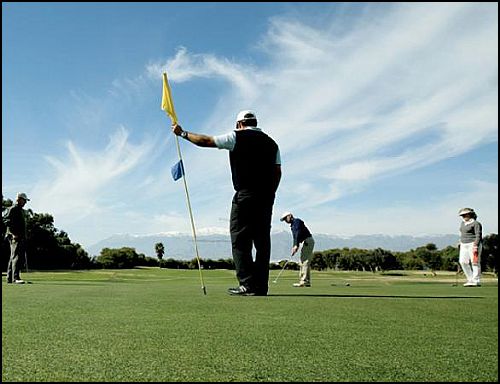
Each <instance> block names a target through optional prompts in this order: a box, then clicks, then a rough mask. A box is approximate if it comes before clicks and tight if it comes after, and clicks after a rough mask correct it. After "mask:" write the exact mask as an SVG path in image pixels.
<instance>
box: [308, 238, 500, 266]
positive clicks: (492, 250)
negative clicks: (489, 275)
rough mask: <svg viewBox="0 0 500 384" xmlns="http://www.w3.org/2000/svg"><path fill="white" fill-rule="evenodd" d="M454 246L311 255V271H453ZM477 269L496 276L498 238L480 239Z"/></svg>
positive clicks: (336, 250) (432, 245)
mask: <svg viewBox="0 0 500 384" xmlns="http://www.w3.org/2000/svg"><path fill="white" fill-rule="evenodd" d="M458 256H459V250H458V246H457V247H453V246H448V247H446V248H443V249H437V247H436V245H435V244H432V243H429V244H427V245H424V246H421V247H418V248H416V249H412V250H410V251H406V252H391V251H387V250H385V249H382V248H377V249H369V250H367V249H358V248H342V249H329V250H326V251H321V252H314V256H313V259H312V263H311V264H312V268H313V269H315V270H325V269H334V270H343V271H346V270H348V271H371V272H377V271H388V270H430V271H431V272H434V271H456V270H457V267H458ZM481 269H482V271H485V272H486V271H489V272H494V273H498V235H497V234H490V235H487V236H485V237H484V238H483V252H482V254H481Z"/></svg>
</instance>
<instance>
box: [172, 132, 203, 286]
mask: <svg viewBox="0 0 500 384" xmlns="http://www.w3.org/2000/svg"><path fill="white" fill-rule="evenodd" d="M174 136H175V142H176V144H177V154H178V155H179V160H180V161H181V164H182V167H184V162H183V161H182V155H181V146H180V145H179V136H177V135H174ZM182 180H183V181H184V190H185V191H186V201H187V206H188V211H189V218H190V219H191V230H192V232H193V239H194V248H195V251H196V261H197V262H198V271H199V272H200V281H201V289H202V290H203V293H204V294H205V295H206V294H207V290H206V288H205V282H204V281H203V274H202V273H201V263H200V255H199V252H198V240H197V239H196V229H195V226H194V219H193V211H192V209H191V200H190V199H189V192H188V187H187V181H186V171H185V170H184V171H183V177H182Z"/></svg>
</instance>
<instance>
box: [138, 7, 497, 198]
mask: <svg viewBox="0 0 500 384" xmlns="http://www.w3.org/2000/svg"><path fill="white" fill-rule="evenodd" d="M370 7H375V5H373V6H368V7H366V9H365V13H364V14H363V15H360V17H359V18H358V19H357V20H356V22H354V23H351V24H347V23H343V21H342V20H337V19H332V20H330V21H329V23H325V22H323V23H322V24H321V25H319V26H315V25H305V24H303V23H301V21H299V20H297V19H290V18H286V17H281V18H274V19H272V20H271V21H270V27H269V32H268V34H267V35H266V36H264V37H263V38H262V41H261V42H260V43H259V46H260V47H261V49H262V50H263V51H264V52H265V53H267V54H268V55H269V58H270V62H269V64H268V65H267V66H265V67H260V68H257V69H256V68H249V67H248V66H244V65H241V64H238V63H236V62H229V61H228V60H226V59H225V58H222V57H221V58H218V57H215V56H213V55H205V54H191V53H189V52H188V51H187V50H186V49H181V50H179V51H178V53H177V55H176V56H175V57H174V58H173V59H170V60H168V61H166V63H161V64H156V65H150V66H149V67H148V71H149V73H152V74H155V76H157V75H158V74H159V73H160V72H161V69H163V68H167V70H168V71H169V73H170V76H171V79H172V80H173V81H179V82H183V81H188V80H193V79H195V78H196V77H220V78H224V79H227V80H228V81H229V82H230V83H231V84H232V85H235V87H234V88H231V89H229V90H228V91H227V93H226V94H222V95H221V99H220V101H219V105H221V106H223V107H220V108H216V109H215V111H214V113H213V115H212V117H211V118H210V119H208V122H207V123H206V125H205V126H204V127H202V129H205V130H206V131H208V132H209V133H212V131H213V129H214V128H213V127H214V126H216V127H220V126H227V127H228V130H229V129H230V127H232V125H233V119H234V116H233V115H234V114H235V113H233V111H234V112H236V111H238V110H239V109H241V108H242V106H245V107H247V106H248V105H249V104H251V106H252V108H253V109H255V110H257V112H258V116H259V117H260V122H261V125H262V126H263V128H264V129H265V130H267V131H268V132H269V133H270V134H271V136H273V137H274V138H275V139H277V141H278V142H279V144H280V148H281V151H282V158H283V161H284V164H283V165H284V177H283V181H282V186H281V188H280V191H281V192H280V193H281V195H280V196H281V199H282V200H285V201H288V202H289V204H290V205H292V204H293V205H294V206H304V207H305V206H311V205H312V204H316V206H318V207H319V206H320V205H321V204H324V203H328V202H333V201H335V200H337V199H340V198H341V197H344V196H347V195H349V194H352V193H353V192H356V193H357V192H359V191H360V190H362V189H363V188H366V187H367V186H368V185H369V184H370V183H373V182H376V180H378V179H379V178H383V177H387V176H390V175H392V174H397V173H406V172H410V171H411V170H414V169H417V168H420V167H424V166H429V165H432V164H435V163H438V162H439V161H442V160H444V159H447V158H451V157H455V156H459V155H461V154H464V153H467V152H469V151H472V150H475V149H476V148H478V147H480V146H481V145H484V144H486V143H491V142H494V141H497V140H498V133H497V131H498V108H497V105H498V87H497V78H498V34H497V30H498V15H497V12H493V11H495V10H497V6H496V5H493V6H492V5H485V4H479V5H478V4H473V3H460V4H438V3H433V4H427V5H423V4H409V3H404V4H403V3H401V4H399V3H398V4H393V5H391V6H387V7H386V10H385V11H384V12H381V11H375V8H370ZM377 7H379V5H378V4H377ZM372 11H373V12H375V14H376V18H374V17H373V12H372ZM351 21H352V20H350V22H351ZM339 23H340V24H341V25H340V26H339V25H338V24H339ZM334 24H337V25H334ZM339 31H341V33H339ZM215 133H220V132H215ZM188 151H189V153H190V154H192V157H191V161H192V163H191V164H192V165H193V167H192V169H193V172H196V170H197V169H199V170H200V172H199V173H196V174H195V176H194V177H193V178H192V180H194V181H193V183H192V184H193V185H194V187H195V188H194V189H197V188H199V187H201V186H202V185H205V184H206V183H207V182H208V180H213V177H214V176H216V177H217V178H220V177H222V172H220V171H219V172H216V174H213V173H212V174H211V175H210V176H208V175H206V174H205V172H206V169H207V168H208V169H216V168H217V167H212V166H210V165H209V164H212V165H213V164H215V161H216V160H215V159H212V157H208V158H207V157H205V155H203V154H201V152H199V151H206V150H200V149H198V148H196V149H193V148H189V149H188ZM385 153H387V154H385ZM207 156H208V155H207ZM210 156H212V155H210ZM218 156H220V155H218ZM193 157H195V158H194V159H193ZM312 175H316V178H315V179H314V177H313V176H312ZM304 190H307V191H308V192H307V193H305V192H304ZM311 201H314V203H312V202H311Z"/></svg>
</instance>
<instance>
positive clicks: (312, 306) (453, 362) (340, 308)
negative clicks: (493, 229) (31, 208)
mask: <svg viewBox="0 0 500 384" xmlns="http://www.w3.org/2000/svg"><path fill="white" fill-rule="evenodd" d="M278 273H279V270H277V271H271V277H270V296H268V297H233V296H229V295H227V294H226V289H227V288H228V287H231V286H235V285H236V284H235V282H236V280H235V275H234V271H223V270H220V271H208V270H207V271H204V272H203V276H204V279H205V285H206V287H207V295H206V296H205V295H203V291H202V290H201V284H200V280H199V272H198V271H197V270H193V271H183V270H158V269H157V268H145V269H135V270H120V271H118V270H111V271H110V270H100V271H80V272H33V273H29V274H28V273H25V274H23V278H25V279H27V280H29V281H31V282H32V284H26V285H23V286H21V285H19V286H15V285H7V284H6V283H5V279H4V280H3V282H2V381H20V382H22V381H61V382H62V381H139V382H144V381H157V382H158V381H286V382H290V381H297V382H314V381H354V382H356V381H379V382H380V381H412V382H413V381H415V382H416V381H456V382H459V381H498V282H497V279H496V278H493V277H491V276H490V277H489V278H485V279H484V283H483V286H482V287H480V288H464V287H463V286H462V285H461V284H462V283H463V281H459V285H458V286H453V284H454V283H455V275H454V274H446V273H438V276H436V277H432V276H424V275H423V274H422V273H411V272H407V274H406V275H405V276H398V275H397V274H396V275H385V276H384V275H381V274H373V273H345V272H313V286H312V287H311V288H294V287H292V286H291V284H292V283H293V282H295V281H296V276H297V275H296V274H297V272H292V271H285V272H284V273H283V274H282V275H281V277H280V279H279V280H278V282H277V283H276V284H274V283H273V282H272V280H273V279H274V278H275V277H276V276H277V274H278ZM346 283H349V284H350V285H349V286H347V285H346Z"/></svg>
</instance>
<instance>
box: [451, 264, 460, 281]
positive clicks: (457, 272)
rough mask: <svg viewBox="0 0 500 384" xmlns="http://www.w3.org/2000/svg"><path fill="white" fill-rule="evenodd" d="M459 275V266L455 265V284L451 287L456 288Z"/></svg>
mask: <svg viewBox="0 0 500 384" xmlns="http://www.w3.org/2000/svg"><path fill="white" fill-rule="evenodd" d="M459 274H460V264H459V263H457V271H456V272H455V284H452V286H453V287H457V286H458V275H459Z"/></svg>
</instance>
